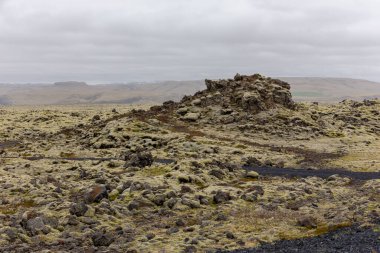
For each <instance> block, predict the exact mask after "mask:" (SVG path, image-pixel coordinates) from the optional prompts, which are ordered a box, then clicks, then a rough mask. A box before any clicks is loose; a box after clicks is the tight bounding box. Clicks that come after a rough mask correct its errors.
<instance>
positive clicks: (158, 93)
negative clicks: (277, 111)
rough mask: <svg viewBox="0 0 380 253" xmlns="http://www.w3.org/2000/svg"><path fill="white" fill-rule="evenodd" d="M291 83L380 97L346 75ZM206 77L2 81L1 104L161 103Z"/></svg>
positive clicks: (321, 97) (321, 93)
mask: <svg viewBox="0 0 380 253" xmlns="http://www.w3.org/2000/svg"><path fill="white" fill-rule="evenodd" d="M280 79H282V80H285V81H287V82H289V83H290V84H291V87H292V93H293V98H294V100H295V101H316V102H329V103H331V102H339V101H341V100H344V99H353V100H363V99H371V98H376V97H380V84H379V83H375V82H370V81H366V80H358V79H347V78H304V77H283V78H280ZM203 83H204V81H197V80H195V81H166V82H156V83H131V84H99V85H87V84H86V83H83V82H59V83H55V84H24V85H20V84H19V85H17V84H8V85H6V84H2V85H1V84H0V104H3V105H12V104H13V105H38V104H40V105H49V104H50V105H59V104H159V103H162V102H164V101H167V100H174V101H179V100H180V99H181V98H182V97H183V96H184V95H190V94H193V93H195V92H197V91H199V90H202V89H203V85H204V84H203Z"/></svg>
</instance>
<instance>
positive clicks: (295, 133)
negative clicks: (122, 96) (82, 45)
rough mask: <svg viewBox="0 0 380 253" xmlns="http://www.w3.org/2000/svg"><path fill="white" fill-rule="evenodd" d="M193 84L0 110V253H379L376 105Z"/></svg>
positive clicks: (275, 87) (227, 83)
mask: <svg viewBox="0 0 380 253" xmlns="http://www.w3.org/2000/svg"><path fill="white" fill-rule="evenodd" d="M62 85H63V86H65V88H67V89H69V88H72V87H70V86H84V84H76V83H74V84H73V83H71V84H66V83H65V84H58V85H57V86H62ZM203 87H204V88H202V89H201V91H199V92H196V93H194V94H193V95H188V96H185V97H184V98H182V99H181V100H180V101H178V102H173V101H167V102H164V103H163V104H162V105H154V106H148V105H121V104H120V105H108V104H97V105H49V106H46V105H45V106H44V105H42V106H25V105H24V106H3V107H0V115H1V117H0V187H1V189H2V191H1V193H0V204H1V205H0V252H83V253H84V252H116V253H117V252H120V253H121V252H128V253H136V252H185V253H193V252H281V251H279V250H282V251H283V252H318V250H320V249H323V250H325V252H339V251H337V250H341V252H376V251H379V250H380V241H379V239H378V238H379V235H380V233H379V231H380V223H379V219H380V179H379V176H380V160H379V156H380V113H379V112H380V100H377V99H373V100H365V101H361V102H358V101H349V100H347V101H344V102H340V103H333V104H324V103H320V104H318V103H310V102H297V101H294V100H293V98H292V93H291V91H292V89H291V85H290V84H289V83H287V82H285V81H283V80H278V79H272V78H268V77H264V76H261V75H259V74H255V75H252V76H241V75H236V76H235V77H234V78H232V79H225V80H218V81H212V80H206V81H205V84H204V85H203ZM59 88H61V87H59ZM82 88H83V87H82ZM336 238H339V240H337V239H336ZM302 245H309V247H305V246H302ZM321 247H322V248H321ZM301 250H303V251H301Z"/></svg>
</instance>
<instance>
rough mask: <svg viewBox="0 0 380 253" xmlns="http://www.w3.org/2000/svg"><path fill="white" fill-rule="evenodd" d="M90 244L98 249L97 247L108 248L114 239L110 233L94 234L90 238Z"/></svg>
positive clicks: (99, 232)
mask: <svg viewBox="0 0 380 253" xmlns="http://www.w3.org/2000/svg"><path fill="white" fill-rule="evenodd" d="M91 239H92V242H93V243H94V246H96V247H99V246H106V247H108V246H109V245H110V244H111V243H113V242H114V240H115V238H114V236H113V235H112V234H110V233H105V232H103V231H102V232H101V231H98V232H95V233H94V234H93V235H92V236H91Z"/></svg>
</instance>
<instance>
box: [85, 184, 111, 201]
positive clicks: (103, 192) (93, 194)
mask: <svg viewBox="0 0 380 253" xmlns="http://www.w3.org/2000/svg"><path fill="white" fill-rule="evenodd" d="M104 198H108V193H107V188H106V187H105V186H104V185H96V186H94V187H92V189H91V190H90V191H89V192H87V193H86V194H85V196H84V199H85V202H86V203H93V202H97V203H98V202H100V201H101V200H102V199H104Z"/></svg>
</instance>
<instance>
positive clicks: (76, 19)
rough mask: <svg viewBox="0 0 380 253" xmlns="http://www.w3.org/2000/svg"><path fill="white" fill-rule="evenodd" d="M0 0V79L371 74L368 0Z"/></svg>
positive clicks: (375, 62) (374, 54) (374, 56)
mask: <svg viewBox="0 0 380 253" xmlns="http://www.w3.org/2000/svg"><path fill="white" fill-rule="evenodd" d="M4 2H6V3H4ZM1 3H3V4H2V7H0V54H1V56H2V57H1V58H0V82H5V81H10V82H36V81H56V80H68V79H70V80H71V79H78V80H85V81H89V82H91V81H93V82H96V81H99V82H106V81H132V80H158V79H199V78H205V77H209V78H215V77H227V76H231V75H233V74H234V73H235V72H242V73H253V72H262V73H264V74H267V75H276V76H347V77H360V78H368V79H374V80H379V81H380V74H378V73H380V71H379V70H380V46H379V43H378V41H380V33H379V32H378V31H377V30H378V27H379V25H380V16H379V15H378V11H377V10H378V9H379V8H380V3H378V1H376V0H367V1H365V2H361V3H360V4H358V1H356V0H329V1H328V0H320V1H313V2H310V1H301V0H288V1H282V0H235V1H229V0H208V1H201V0H191V1H189V0H162V1H153V0H140V1H134V0H109V1H103V0H75V1H74V0H65V1H58V0H12V1H4V0H3V1H1V0H0V6H1Z"/></svg>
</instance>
